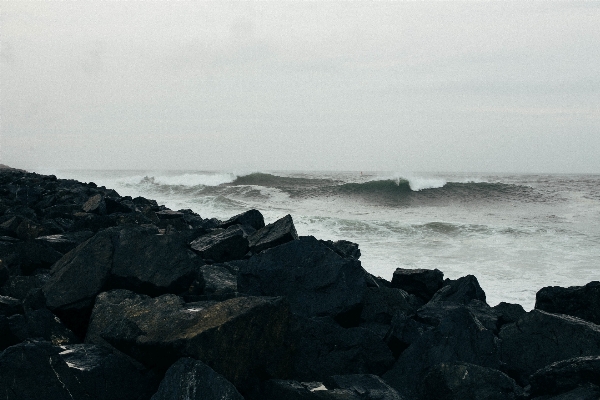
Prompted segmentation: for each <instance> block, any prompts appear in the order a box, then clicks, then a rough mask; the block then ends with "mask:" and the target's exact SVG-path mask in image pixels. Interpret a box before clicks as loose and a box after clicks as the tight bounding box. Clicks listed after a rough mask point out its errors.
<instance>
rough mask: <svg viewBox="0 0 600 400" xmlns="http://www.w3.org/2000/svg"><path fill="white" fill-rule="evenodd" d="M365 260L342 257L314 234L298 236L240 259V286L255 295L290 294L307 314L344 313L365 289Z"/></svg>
mask: <svg viewBox="0 0 600 400" xmlns="http://www.w3.org/2000/svg"><path fill="white" fill-rule="evenodd" d="M365 274H366V272H365V270H364V269H363V268H362V266H361V265H360V261H358V260H355V259H352V258H342V257H340V256H339V255H338V254H337V253H335V252H334V251H332V250H331V249H330V248H328V247H327V246H325V245H324V244H323V243H321V242H319V241H318V240H317V239H315V238H314V237H312V236H311V237H303V238H302V239H300V240H293V241H291V242H288V243H284V244H282V245H280V246H277V247H274V248H271V249H269V250H268V251H265V252H262V253H260V254H257V255H254V256H253V257H251V258H250V259H249V260H247V262H244V263H240V269H239V273H238V290H239V291H240V292H241V293H246V294H249V295H253V296H285V297H286V298H287V299H288V300H289V302H290V306H291V310H292V311H293V312H294V313H296V314H298V315H302V316H305V317H311V316H325V315H329V316H334V317H340V318H342V319H343V318H345V316H348V315H349V314H352V313H353V312H355V311H357V312H356V313H357V318H356V319H357V320H358V317H359V316H360V305H361V302H362V298H363V294H364V291H365V289H366V284H365Z"/></svg>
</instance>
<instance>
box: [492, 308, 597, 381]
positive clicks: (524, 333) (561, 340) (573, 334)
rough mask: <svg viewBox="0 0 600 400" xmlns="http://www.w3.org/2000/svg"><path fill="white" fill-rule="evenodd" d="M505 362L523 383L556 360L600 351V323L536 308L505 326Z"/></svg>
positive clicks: (502, 333)
mask: <svg viewBox="0 0 600 400" xmlns="http://www.w3.org/2000/svg"><path fill="white" fill-rule="evenodd" d="M499 337H500V339H501V340H502V361H503V362H504V363H506V368H507V371H508V372H509V375H510V376H512V377H513V378H515V379H517V382H520V383H522V384H526V383H527V378H528V377H529V376H530V375H531V374H533V373H534V372H536V371H537V370H538V369H540V368H543V367H545V366H546V365H549V364H551V363H554V362H556V361H560V360H565V359H569V358H573V357H580V356H593V355H598V354H600V326H598V325H595V324H592V323H590V322H587V321H584V320H582V319H579V318H575V317H569V316H567V315H557V314H550V313H547V312H544V311H539V310H533V311H531V312H529V313H527V314H525V315H524V316H523V317H521V318H520V319H519V320H518V321H517V322H516V323H514V324H508V325H505V326H503V327H502V329H501V330H500V334H499Z"/></svg>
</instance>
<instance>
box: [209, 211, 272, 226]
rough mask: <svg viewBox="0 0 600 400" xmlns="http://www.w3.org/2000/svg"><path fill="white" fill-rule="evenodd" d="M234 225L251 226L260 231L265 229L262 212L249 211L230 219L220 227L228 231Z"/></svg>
mask: <svg viewBox="0 0 600 400" xmlns="http://www.w3.org/2000/svg"><path fill="white" fill-rule="evenodd" d="M233 225H249V226H251V227H253V228H254V229H256V230H259V229H261V228H264V227H265V220H264V218H263V215H262V214H261V213H260V211H258V210H248V211H246V212H243V213H241V214H238V215H235V216H233V217H231V218H229V219H228V220H227V221H224V222H221V223H220V224H219V227H221V228H225V229H226V228H229V227H230V226H233Z"/></svg>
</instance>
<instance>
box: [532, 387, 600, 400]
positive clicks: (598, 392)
mask: <svg viewBox="0 0 600 400" xmlns="http://www.w3.org/2000/svg"><path fill="white" fill-rule="evenodd" d="M598 399H600V387H598V386H596V385H592V384H587V385H583V386H579V387H578V388H576V389H573V390H569V391H568V392H565V393H561V394H557V395H547V396H546V395H544V396H540V397H532V400H598Z"/></svg>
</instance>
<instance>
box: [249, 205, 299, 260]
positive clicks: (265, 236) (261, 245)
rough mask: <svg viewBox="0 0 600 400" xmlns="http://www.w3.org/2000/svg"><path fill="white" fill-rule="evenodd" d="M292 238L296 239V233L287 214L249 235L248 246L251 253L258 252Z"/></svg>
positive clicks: (292, 222)
mask: <svg viewBox="0 0 600 400" xmlns="http://www.w3.org/2000/svg"><path fill="white" fill-rule="evenodd" d="M292 240H298V234H297V233H296V228H295V227H294V221H293V220H292V216H291V215H289V214H288V215H286V216H285V217H283V218H281V219H278V220H277V221H275V222H273V223H272V224H269V225H267V226H265V227H263V228H261V229H259V230H257V231H256V232H254V233H253V234H252V235H250V236H249V237H248V246H249V248H250V251H252V252H253V253H260V252H261V251H263V250H266V249H269V248H271V247H275V246H279V245H281V244H283V243H286V242H289V241H292Z"/></svg>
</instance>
